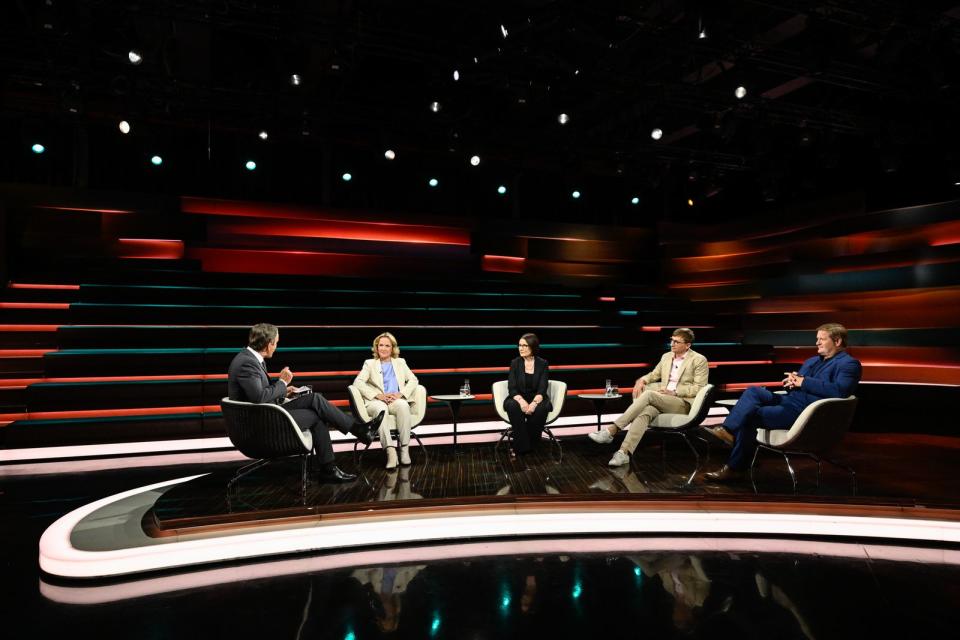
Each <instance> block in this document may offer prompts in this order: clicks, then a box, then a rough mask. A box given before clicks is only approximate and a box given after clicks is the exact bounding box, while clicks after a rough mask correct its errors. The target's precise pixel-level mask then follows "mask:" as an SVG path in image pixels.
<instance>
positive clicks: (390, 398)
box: [377, 392, 403, 404]
mask: <svg viewBox="0 0 960 640" xmlns="http://www.w3.org/2000/svg"><path fill="white" fill-rule="evenodd" d="M402 397H403V396H402V395H400V394H399V393H396V392H390V393H378V394H377V400H379V401H380V402H385V403H387V404H393V403H394V402H396V401H397V400H399V399H400V398H402Z"/></svg>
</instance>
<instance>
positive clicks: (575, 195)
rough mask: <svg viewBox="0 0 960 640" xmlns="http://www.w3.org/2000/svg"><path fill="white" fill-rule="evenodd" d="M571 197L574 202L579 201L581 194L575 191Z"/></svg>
mask: <svg viewBox="0 0 960 640" xmlns="http://www.w3.org/2000/svg"><path fill="white" fill-rule="evenodd" d="M570 197H571V198H573V199H574V200H579V199H580V192H579V191H576V190H575V191H574V192H573V193H571V194H570Z"/></svg>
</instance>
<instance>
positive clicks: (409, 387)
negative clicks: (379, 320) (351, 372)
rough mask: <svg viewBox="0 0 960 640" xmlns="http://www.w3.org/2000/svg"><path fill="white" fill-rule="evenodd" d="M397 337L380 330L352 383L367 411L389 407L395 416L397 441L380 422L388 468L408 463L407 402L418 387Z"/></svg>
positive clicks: (375, 412) (381, 442)
mask: <svg viewBox="0 0 960 640" xmlns="http://www.w3.org/2000/svg"><path fill="white" fill-rule="evenodd" d="M399 355H400V348H399V347H398V346H397V339H396V338H394V337H393V334H391V333H389V332H386V331H385V332H383V333H381V334H380V335H378V336H377V337H376V338H374V340H373V358H371V359H370V360H367V361H366V362H364V363H363V368H362V369H361V370H360V373H358V374H357V377H356V379H354V381H353V385H354V386H355V387H356V388H357V390H358V391H360V395H361V396H363V399H364V401H365V403H366V408H367V412H368V413H370V415H377V414H378V413H380V412H381V411H384V410H385V411H388V412H390V414H391V415H393V416H394V419H395V421H396V429H397V442H392V441H391V439H390V430H389V429H388V428H387V426H386V425H385V424H381V425H380V444H381V446H383V449H384V451H386V452H387V469H396V468H397V462H398V461H399V463H400V464H402V465H408V464H410V423H411V418H410V405H411V403H412V402H413V398H414V397H415V394H416V391H417V385H418V384H419V382H417V376H415V375H413V372H412V371H410V368H409V367H407V363H406V361H405V360H404V359H403V358H399V357H398V356H399ZM397 446H399V447H400V455H399V460H398V456H397Z"/></svg>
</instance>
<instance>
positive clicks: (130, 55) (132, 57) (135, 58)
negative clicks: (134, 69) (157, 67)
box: [127, 49, 143, 65]
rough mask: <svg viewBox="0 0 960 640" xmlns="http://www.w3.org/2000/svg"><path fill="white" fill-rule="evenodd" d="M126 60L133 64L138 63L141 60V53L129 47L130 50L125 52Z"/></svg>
mask: <svg viewBox="0 0 960 640" xmlns="http://www.w3.org/2000/svg"><path fill="white" fill-rule="evenodd" d="M127 60H129V61H130V64H133V65H137V64H140V63H141V62H143V54H142V53H140V52H139V51H137V50H136V49H130V51H128V52H127Z"/></svg>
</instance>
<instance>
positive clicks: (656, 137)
mask: <svg viewBox="0 0 960 640" xmlns="http://www.w3.org/2000/svg"><path fill="white" fill-rule="evenodd" d="M650 137H651V138H653V139H654V140H659V139H660V138H662V137H663V129H661V128H660V127H656V128H655V129H653V131H651V132H650Z"/></svg>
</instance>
